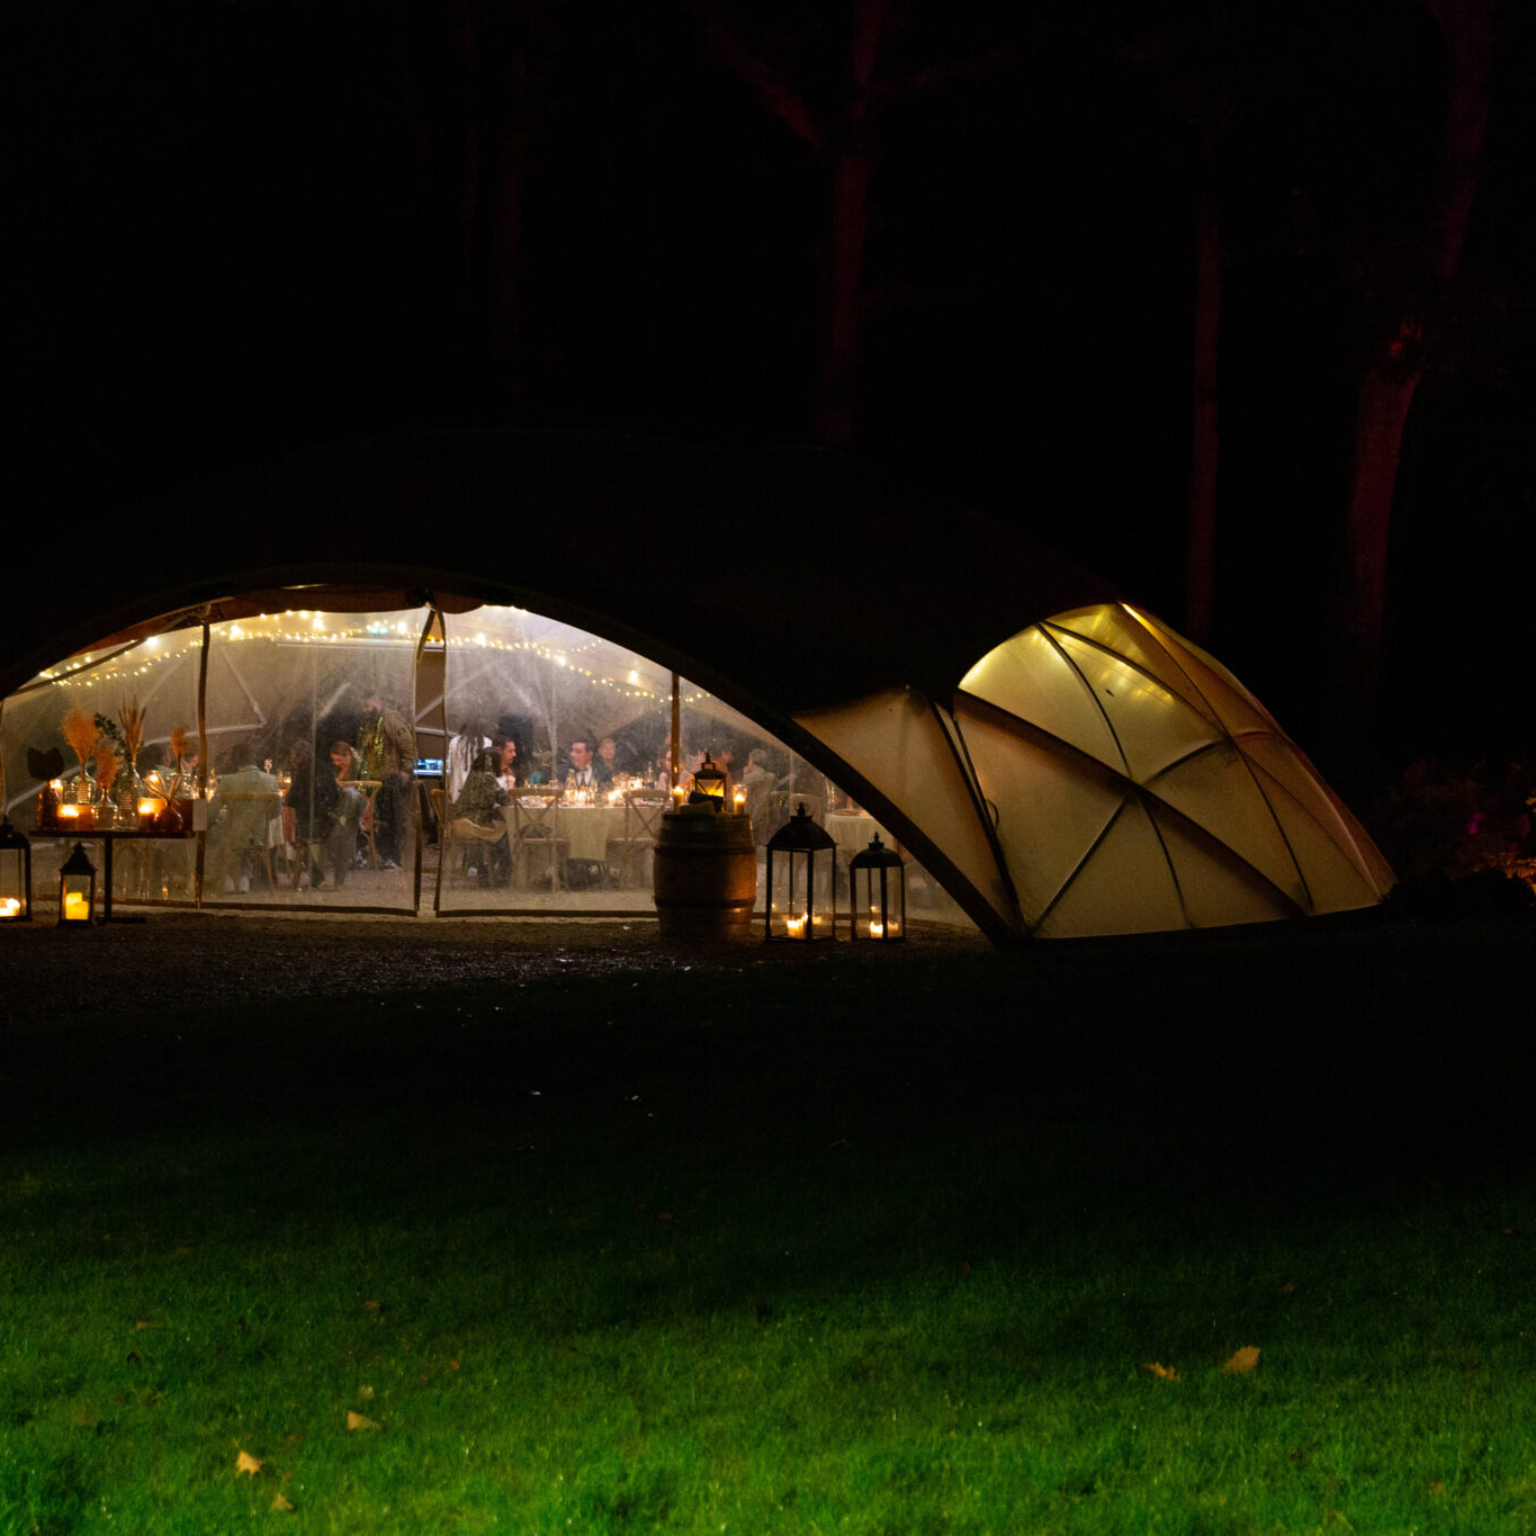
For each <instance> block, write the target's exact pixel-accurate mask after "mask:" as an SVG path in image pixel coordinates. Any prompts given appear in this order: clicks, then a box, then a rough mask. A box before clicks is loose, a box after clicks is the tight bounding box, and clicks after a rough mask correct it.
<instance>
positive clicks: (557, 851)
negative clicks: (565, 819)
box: [512, 788, 570, 891]
mask: <svg viewBox="0 0 1536 1536" xmlns="http://www.w3.org/2000/svg"><path fill="white" fill-rule="evenodd" d="M512 807H513V811H512V826H513V832H512V883H513V884H514V885H519V884H520V885H522V887H523V888H524V889H525V890H526V889H527V888H528V886H529V885H530V884H531V883H532V872H531V866H532V864H533V861H534V860H535V859H537V858H542V859H544V860H545V861H547V863H548V865H549V888H550V890H552V891H557V890H559V889H560V887H561V885H562V884H563V883H564V882H565V880H566V877H567V873H568V871H567V868H566V864H567V860H568V857H569V853H570V839H569V838H564V837H561V835H560V790H559V789H558V788H555V789H547V790H546V789H536V790H534V789H520V790H517V791H515V792H514V794H513V798H512Z"/></svg>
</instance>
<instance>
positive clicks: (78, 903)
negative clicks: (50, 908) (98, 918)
mask: <svg viewBox="0 0 1536 1536" xmlns="http://www.w3.org/2000/svg"><path fill="white" fill-rule="evenodd" d="M90 918H91V908H90V903H89V902H87V900H86V898H85V896H84V895H83V894H82V893H81V892H80V891H65V892H64V921H65V922H66V923H86V922H89V921H90Z"/></svg>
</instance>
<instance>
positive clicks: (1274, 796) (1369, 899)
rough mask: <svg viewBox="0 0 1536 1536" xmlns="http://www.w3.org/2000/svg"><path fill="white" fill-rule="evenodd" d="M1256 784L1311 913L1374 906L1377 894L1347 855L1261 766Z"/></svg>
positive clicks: (1313, 817) (1365, 876) (1307, 811)
mask: <svg viewBox="0 0 1536 1536" xmlns="http://www.w3.org/2000/svg"><path fill="white" fill-rule="evenodd" d="M1259 780H1260V782H1261V783H1262V784H1263V786H1264V791H1265V793H1266V794H1267V795H1268V796H1269V800H1270V804H1271V805H1272V806H1273V807H1274V810H1275V817H1276V819H1277V820H1278V821H1279V823H1280V827H1281V830H1282V831H1283V832H1284V833H1285V835H1286V838H1287V839H1288V840H1289V842H1290V845H1291V847H1292V848H1293V849H1294V850H1295V853H1296V859H1297V862H1298V863H1299V864H1300V865H1301V869H1302V873H1303V874H1304V875H1305V876H1306V880H1307V887H1308V889H1309V890H1310V891H1311V892H1312V911H1313V913H1314V914H1321V913H1325V912H1352V911H1354V910H1355V909H1356V908H1357V907H1370V906H1374V905H1375V904H1376V902H1377V901H1378V900H1380V893H1379V892H1378V891H1377V890H1376V889H1375V888H1374V886H1373V885H1372V884H1371V881H1370V879H1369V877H1368V876H1367V875H1366V873H1365V872H1364V871H1363V870H1362V869H1361V868H1360V866H1359V865H1358V864H1357V863H1356V862H1355V861H1354V859H1353V858H1351V856H1350V854H1349V852H1348V851H1347V850H1346V849H1344V848H1341V847H1340V846H1339V844H1338V842H1337V841H1336V840H1335V839H1334V838H1333V837H1332V836H1330V835H1329V833H1328V832H1327V831H1326V830H1325V829H1324V828H1323V827H1320V826H1319V825H1318V823H1317V819H1316V817H1315V816H1313V814H1312V812H1311V810H1310V808H1309V807H1307V806H1305V805H1302V804H1301V803H1300V802H1299V801H1297V799H1296V798H1295V797H1294V796H1293V795H1292V794H1291V792H1290V790H1289V789H1288V788H1287V786H1286V785H1285V784H1284V783H1282V782H1281V781H1280V780H1279V779H1277V778H1275V777H1274V776H1273V775H1272V774H1270V773H1269V772H1268V771H1267V770H1266V769H1265V768H1264V767H1263V766H1262V765H1260V766H1259Z"/></svg>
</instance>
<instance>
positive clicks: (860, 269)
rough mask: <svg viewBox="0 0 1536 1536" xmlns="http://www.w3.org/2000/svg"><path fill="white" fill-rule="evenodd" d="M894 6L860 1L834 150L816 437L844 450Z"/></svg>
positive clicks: (856, 366)
mask: <svg viewBox="0 0 1536 1536" xmlns="http://www.w3.org/2000/svg"><path fill="white" fill-rule="evenodd" d="M886 6H887V0H853V5H852V11H851V22H852V25H851V28H850V31H849V40H848V54H847V59H846V66H845V68H846V73H845V82H844V88H843V99H842V103H841V109H840V111H839V112H838V114H837V116H836V117H835V118H834V120H833V125H832V133H831V142H830V144H829V146H828V149H829V162H830V163H829V165H828V172H829V176H828V179H829V184H830V185H829V194H830V197H829V208H828V229H827V259H826V265H825V269H824V277H823V282H824V285H825V292H824V297H823V300H822V304H823V317H822V332H821V338H820V343H819V347H820V355H819V357H818V358H817V366H816V396H815V405H814V410H813V423H812V431H813V433H814V435H815V438H816V440H817V441H818V442H821V443H826V444H829V445H831V446H834V447H844V446H846V445H847V444H848V443H849V442H850V441H851V440H852V438H853V429H854V406H855V399H856V392H857V389H858V376H859V339H860V338H859V331H860V326H861V323H862V319H863V312H864V250H865V242H866V237H867V235H868V232H869V181H870V174H871V171H872V169H873V163H872V160H871V157H870V153H869V149H868V144H867V138H866V127H867V120H868V116H869V103H870V85H871V82H872V81H873V79H874V72H875V58H876V55H877V54H878V53H879V51H880V37H881V34H882V32H883V31H884V29H885V24H886Z"/></svg>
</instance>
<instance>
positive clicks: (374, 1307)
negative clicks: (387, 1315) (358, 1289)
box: [363, 1301, 379, 1312]
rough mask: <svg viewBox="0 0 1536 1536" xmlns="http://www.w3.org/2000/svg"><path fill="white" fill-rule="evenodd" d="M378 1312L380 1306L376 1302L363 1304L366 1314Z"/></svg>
mask: <svg viewBox="0 0 1536 1536" xmlns="http://www.w3.org/2000/svg"><path fill="white" fill-rule="evenodd" d="M378 1310H379V1304H378V1302H376V1301H365V1302H364V1303H363V1311H364V1312H377V1311H378Z"/></svg>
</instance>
